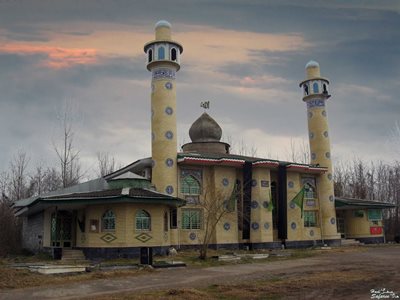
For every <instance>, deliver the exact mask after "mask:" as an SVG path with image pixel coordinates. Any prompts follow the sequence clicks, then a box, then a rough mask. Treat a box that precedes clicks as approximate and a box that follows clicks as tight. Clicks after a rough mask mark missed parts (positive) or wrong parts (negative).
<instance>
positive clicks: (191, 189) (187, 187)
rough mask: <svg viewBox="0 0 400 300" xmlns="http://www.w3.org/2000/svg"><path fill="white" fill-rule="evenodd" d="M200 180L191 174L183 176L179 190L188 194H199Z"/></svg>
mask: <svg viewBox="0 0 400 300" xmlns="http://www.w3.org/2000/svg"><path fill="white" fill-rule="evenodd" d="M200 188H201V187H200V182H199V181H198V180H197V179H196V178H194V177H193V176H192V175H188V176H186V177H184V178H183V180H182V186H181V192H182V193H183V194H189V195H200Z"/></svg>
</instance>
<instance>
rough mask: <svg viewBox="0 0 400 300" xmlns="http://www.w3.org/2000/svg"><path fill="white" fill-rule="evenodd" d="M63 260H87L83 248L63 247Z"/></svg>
mask: <svg viewBox="0 0 400 300" xmlns="http://www.w3.org/2000/svg"><path fill="white" fill-rule="evenodd" d="M61 260H86V257H85V255H84V254H83V252H82V250H75V249H63V254H62V258H61Z"/></svg>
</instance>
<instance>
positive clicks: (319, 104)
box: [307, 99, 325, 108]
mask: <svg viewBox="0 0 400 300" xmlns="http://www.w3.org/2000/svg"><path fill="white" fill-rule="evenodd" d="M313 107H325V101H324V100H322V99H314V100H309V101H307V108H313Z"/></svg>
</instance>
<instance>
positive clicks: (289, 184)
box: [288, 181, 294, 189]
mask: <svg viewBox="0 0 400 300" xmlns="http://www.w3.org/2000/svg"><path fill="white" fill-rule="evenodd" d="M288 187H289V188H291V189H292V188H294V182H293V181H289V182H288Z"/></svg>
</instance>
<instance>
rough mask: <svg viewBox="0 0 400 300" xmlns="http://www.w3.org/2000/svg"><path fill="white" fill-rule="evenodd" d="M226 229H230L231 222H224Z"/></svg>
mask: <svg viewBox="0 0 400 300" xmlns="http://www.w3.org/2000/svg"><path fill="white" fill-rule="evenodd" d="M224 229H225V230H226V231H228V230H229V229H231V224H229V223H225V224H224Z"/></svg>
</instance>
